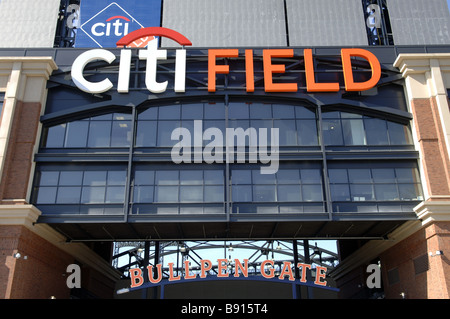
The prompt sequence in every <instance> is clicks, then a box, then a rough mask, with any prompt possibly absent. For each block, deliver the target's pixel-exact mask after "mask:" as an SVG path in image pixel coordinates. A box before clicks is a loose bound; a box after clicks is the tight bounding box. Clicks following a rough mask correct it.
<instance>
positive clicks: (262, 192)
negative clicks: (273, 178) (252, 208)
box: [253, 185, 276, 202]
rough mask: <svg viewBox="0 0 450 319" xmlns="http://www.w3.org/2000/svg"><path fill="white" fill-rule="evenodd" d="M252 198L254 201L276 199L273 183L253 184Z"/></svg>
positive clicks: (271, 200)
mask: <svg viewBox="0 0 450 319" xmlns="http://www.w3.org/2000/svg"><path fill="white" fill-rule="evenodd" d="M253 200H254V201H256V202H274V201H276V188H275V185H254V186H253Z"/></svg>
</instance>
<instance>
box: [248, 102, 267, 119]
mask: <svg viewBox="0 0 450 319" xmlns="http://www.w3.org/2000/svg"><path fill="white" fill-rule="evenodd" d="M250 118H251V119H271V118H272V105H271V104H260V103H252V104H250Z"/></svg>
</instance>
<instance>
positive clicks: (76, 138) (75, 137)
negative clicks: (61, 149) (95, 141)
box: [64, 121, 89, 147]
mask: <svg viewBox="0 0 450 319" xmlns="http://www.w3.org/2000/svg"><path fill="white" fill-rule="evenodd" d="M88 126H89V122H88V121H77V122H70V123H67V131H66V141H65V145H64V146H65V147H86V141H87V136H88Z"/></svg>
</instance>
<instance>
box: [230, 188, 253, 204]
mask: <svg viewBox="0 0 450 319" xmlns="http://www.w3.org/2000/svg"><path fill="white" fill-rule="evenodd" d="M232 196H233V202H251V201H252V200H253V198H252V187H251V186H250V185H235V186H233V188H232Z"/></svg>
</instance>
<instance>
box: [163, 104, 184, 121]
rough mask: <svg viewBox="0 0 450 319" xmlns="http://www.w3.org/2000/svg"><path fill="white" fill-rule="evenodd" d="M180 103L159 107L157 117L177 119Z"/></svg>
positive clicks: (178, 117)
mask: <svg viewBox="0 0 450 319" xmlns="http://www.w3.org/2000/svg"><path fill="white" fill-rule="evenodd" d="M180 110H181V108H180V105H168V106H161V107H159V112H158V118H159V119H160V120H179V119H180V118H181V116H180Z"/></svg>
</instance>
